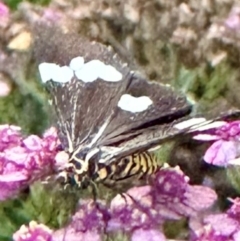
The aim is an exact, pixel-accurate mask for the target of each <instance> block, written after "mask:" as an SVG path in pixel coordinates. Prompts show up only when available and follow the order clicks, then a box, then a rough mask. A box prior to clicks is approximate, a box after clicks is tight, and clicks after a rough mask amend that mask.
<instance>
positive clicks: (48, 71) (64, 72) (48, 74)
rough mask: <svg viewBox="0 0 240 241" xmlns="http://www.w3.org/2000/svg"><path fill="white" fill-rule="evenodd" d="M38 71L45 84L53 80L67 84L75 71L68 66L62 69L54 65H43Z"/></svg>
mask: <svg viewBox="0 0 240 241" xmlns="http://www.w3.org/2000/svg"><path fill="white" fill-rule="evenodd" d="M38 69H39V72H40V76H41V79H42V82H43V83H46V82H47V81H49V80H51V79H52V80H53V81H56V82H61V83H66V82H68V81H70V80H71V79H72V77H73V70H71V69H70V68H69V67H68V66H63V67H60V66H59V65H57V64H53V63H41V64H39V66H38Z"/></svg>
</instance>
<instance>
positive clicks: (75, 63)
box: [69, 56, 84, 71]
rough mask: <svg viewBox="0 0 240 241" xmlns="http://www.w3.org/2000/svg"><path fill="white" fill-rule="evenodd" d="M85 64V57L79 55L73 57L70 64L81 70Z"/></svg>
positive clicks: (73, 67)
mask: <svg viewBox="0 0 240 241" xmlns="http://www.w3.org/2000/svg"><path fill="white" fill-rule="evenodd" d="M83 65H84V58H83V57H81V56H79V57H76V58H73V59H72V60H71V62H70V64H69V67H70V68H71V69H72V70H74V71H76V70H79V69H81V68H82V67H83Z"/></svg>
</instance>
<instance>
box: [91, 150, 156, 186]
mask: <svg viewBox="0 0 240 241" xmlns="http://www.w3.org/2000/svg"><path fill="white" fill-rule="evenodd" d="M157 169H158V164H157V159H156V157H155V155H154V154H151V153H149V152H142V153H136V154H132V155H130V156H127V157H125V158H122V159H120V160H118V161H116V162H113V163H111V164H110V165H104V164H99V165H98V171H97V175H96V178H94V181H95V182H101V183H103V184H106V185H113V184H115V183H121V182H125V181H128V180H129V179H132V178H134V179H142V178H144V177H146V176H148V175H150V174H153V173H155V172H156V171H157Z"/></svg>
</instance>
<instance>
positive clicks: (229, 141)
mask: <svg viewBox="0 0 240 241" xmlns="http://www.w3.org/2000/svg"><path fill="white" fill-rule="evenodd" d="M195 139H197V140H201V141H214V143H213V144H212V145H211V146H210V147H209V148H208V150H207V151H206V153H205V155H204V160H205V161H206V162H207V163H209V164H213V165H216V166H228V165H230V164H237V165H239V160H238V158H239V156H240V121H232V122H225V123H223V125H222V126H221V127H219V128H215V129H210V130H207V131H206V132H205V133H204V134H198V135H196V136H195Z"/></svg>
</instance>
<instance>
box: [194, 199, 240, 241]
mask: <svg viewBox="0 0 240 241" xmlns="http://www.w3.org/2000/svg"><path fill="white" fill-rule="evenodd" d="M232 202H233V205H232V207H231V208H230V209H229V210H228V211H227V212H226V213H219V214H210V215H202V216H196V217H193V218H192V219H191V220H190V228H191V230H192V237H191V241H207V240H209V241H239V237H240V219H239V213H240V212H239V210H240V208H239V207H240V199H239V198H236V199H235V200H232Z"/></svg>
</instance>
